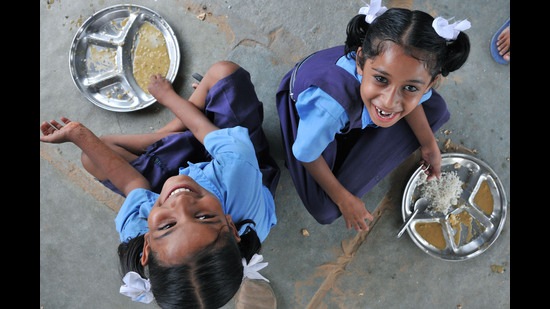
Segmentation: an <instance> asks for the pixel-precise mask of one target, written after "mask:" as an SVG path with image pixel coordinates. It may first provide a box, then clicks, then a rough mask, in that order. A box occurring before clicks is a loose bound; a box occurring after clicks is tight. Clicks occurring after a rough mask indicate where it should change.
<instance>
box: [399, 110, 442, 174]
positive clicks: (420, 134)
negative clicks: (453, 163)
mask: <svg viewBox="0 0 550 309" xmlns="http://www.w3.org/2000/svg"><path fill="white" fill-rule="evenodd" d="M405 120H407V123H408V124H409V126H410V127H411V129H412V131H413V132H414V135H415V136H416V138H417V139H418V142H419V143H420V151H421V153H422V160H423V161H424V162H423V164H424V165H427V166H429V168H428V169H427V171H426V172H427V173H428V179H432V178H434V177H437V178H439V177H440V176H441V151H440V150H439V146H438V145H437V141H436V140H435V136H434V134H433V132H432V129H431V128H430V125H429V123H428V118H426V113H425V112H424V108H423V107H422V105H418V106H417V107H416V108H415V109H414V110H413V111H412V112H411V113H410V114H408V115H407V116H405Z"/></svg>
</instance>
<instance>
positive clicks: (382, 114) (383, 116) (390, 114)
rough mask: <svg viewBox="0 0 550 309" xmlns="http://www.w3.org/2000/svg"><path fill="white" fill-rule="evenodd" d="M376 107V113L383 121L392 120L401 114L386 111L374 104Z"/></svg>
mask: <svg viewBox="0 0 550 309" xmlns="http://www.w3.org/2000/svg"><path fill="white" fill-rule="evenodd" d="M374 108H375V109H376V115H378V118H379V119H380V120H382V121H391V120H393V119H394V118H395V117H397V115H398V114H399V113H396V112H385V111H383V110H382V109H380V108H379V107H378V106H376V105H374Z"/></svg>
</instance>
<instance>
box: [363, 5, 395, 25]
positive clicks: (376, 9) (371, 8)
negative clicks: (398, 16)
mask: <svg viewBox="0 0 550 309" xmlns="http://www.w3.org/2000/svg"><path fill="white" fill-rule="evenodd" d="M365 5H366V6H364V7H362V8H360V9H359V12H358V13H357V14H364V15H366V16H365V21H366V22H367V23H369V24H370V23H372V21H373V20H374V19H375V18H376V17H378V16H380V15H382V13H384V12H385V11H387V10H388V8H387V7H385V6H382V0H371V2H370V5H368V4H366V3H365Z"/></svg>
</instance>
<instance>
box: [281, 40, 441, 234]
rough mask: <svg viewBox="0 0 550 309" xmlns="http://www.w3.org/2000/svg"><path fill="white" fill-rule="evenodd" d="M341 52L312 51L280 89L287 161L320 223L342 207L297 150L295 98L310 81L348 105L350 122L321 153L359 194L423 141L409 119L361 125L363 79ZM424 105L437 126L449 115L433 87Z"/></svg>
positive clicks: (327, 221)
mask: <svg viewBox="0 0 550 309" xmlns="http://www.w3.org/2000/svg"><path fill="white" fill-rule="evenodd" d="M342 56H344V46H336V47H332V48H328V49H325V50H321V51H318V52H315V53H313V54H311V55H310V56H308V57H306V58H305V59H304V60H302V61H300V62H299V63H297V64H296V65H295V66H294V68H293V69H292V70H290V71H289V72H288V73H287V74H286V75H285V76H284V77H283V79H282V81H281V83H280V85H279V89H278V90H277V95H276V103H277V111H278V114H279V120H280V124H281V134H282V141H283V149H284V152H285V166H286V167H287V168H288V171H289V173H290V175H291V177H292V181H293V182H294V185H295V187H296V191H297V192H298V195H299V196H300V198H301V200H302V202H303V203H304V206H305V207H306V209H307V210H308V211H309V213H310V214H311V215H312V216H313V217H314V218H315V219H316V220H317V221H318V222H319V223H321V224H330V223H332V222H333V221H334V220H336V219H337V218H339V217H340V216H341V215H342V213H341V212H340V210H339V209H338V206H337V205H336V204H335V203H334V202H333V201H332V200H331V199H330V197H329V196H328V195H327V194H326V193H325V192H324V190H323V189H322V188H321V187H320V186H319V185H318V184H317V182H316V181H315V179H313V177H311V175H309V173H308V172H307V170H306V169H305V167H304V166H303V165H302V163H301V162H300V161H298V160H296V158H295V157H294V155H293V154H292V145H293V144H294V141H295V139H296V132H297V130H298V123H299V120H300V118H299V116H298V113H297V111H296V107H295V99H296V98H298V95H299V94H300V93H301V92H302V91H304V90H305V89H307V88H308V87H310V86H317V87H319V88H321V89H322V90H323V91H325V92H326V93H328V94H329V95H330V96H331V97H333V98H334V99H335V100H336V101H338V102H339V103H340V104H341V105H342V107H343V108H344V109H345V110H346V112H347V114H348V117H349V119H350V122H349V124H348V125H347V126H346V127H345V128H344V129H343V130H342V131H341V132H340V133H339V134H337V135H336V137H335V139H334V140H333V141H332V142H331V143H330V144H329V145H328V146H327V148H326V149H325V150H324V151H323V153H322V154H321V155H322V156H323V158H324V159H325V160H326V162H327V164H328V166H329V167H330V169H331V170H332V172H333V174H334V175H335V176H336V178H337V179H338V181H339V182H340V183H341V184H342V185H343V186H344V187H345V188H346V189H347V190H348V191H349V192H351V193H352V194H354V195H355V196H357V197H359V198H361V197H363V195H365V194H366V193H367V192H368V191H370V190H371V189H372V188H373V187H374V186H375V185H376V184H377V183H378V182H379V181H380V180H382V179H383V178H384V177H385V176H386V175H388V174H389V173H390V172H391V171H392V170H393V169H395V168H396V167H397V166H399V165H400V164H401V163H402V162H403V161H404V160H405V159H406V158H407V157H408V156H410V155H411V154H412V153H413V152H414V151H415V150H416V149H418V147H420V144H419V143H418V140H417V138H416V136H415V135H414V133H413V132H412V130H411V128H410V127H409V125H408V124H407V122H406V121H405V120H404V119H402V120H400V121H398V122H397V123H396V124H395V125H393V126H391V127H389V128H374V127H367V128H365V129H361V113H362V111H363V101H362V100H361V96H360V92H359V91H360V83H359V81H358V80H357V79H355V77H354V76H352V75H351V74H349V73H348V72H347V71H345V70H344V69H342V68H341V67H339V66H337V65H336V62H337V61H338V59H339V58H340V57H342ZM422 106H423V108H424V111H425V113H426V117H427V118H428V122H429V123H430V126H431V128H432V131H433V132H435V131H436V130H437V129H439V128H440V127H441V126H442V125H443V124H444V123H446V122H447V121H448V120H449V119H450V113H449V111H448V109H447V105H446V103H445V101H444V100H443V98H442V97H441V96H440V95H439V94H438V93H437V92H436V91H435V90H433V89H432V96H431V97H430V99H428V100H427V101H425V102H424V103H422Z"/></svg>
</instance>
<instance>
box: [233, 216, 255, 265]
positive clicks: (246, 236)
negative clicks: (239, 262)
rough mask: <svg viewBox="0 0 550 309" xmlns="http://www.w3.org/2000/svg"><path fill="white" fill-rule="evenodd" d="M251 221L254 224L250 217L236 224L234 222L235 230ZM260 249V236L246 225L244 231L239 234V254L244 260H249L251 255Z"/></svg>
mask: <svg viewBox="0 0 550 309" xmlns="http://www.w3.org/2000/svg"><path fill="white" fill-rule="evenodd" d="M247 223H251V224H252V225H256V223H255V222H254V221H253V220H251V219H246V220H243V221H241V222H239V223H238V224H235V226H236V227H237V230H239V229H240V228H241V227H242V226H243V225H244V224H247ZM261 249H262V243H261V242H260V238H259V237H258V234H257V233H256V230H254V229H253V228H252V227H251V226H250V225H249V226H247V227H246V229H245V231H244V233H243V234H242V235H241V242H240V243H239V250H240V251H241V256H242V257H244V258H245V259H246V262H247V263H248V262H250V259H251V258H252V256H253V255H254V254H256V253H259V252H260V250H261Z"/></svg>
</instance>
